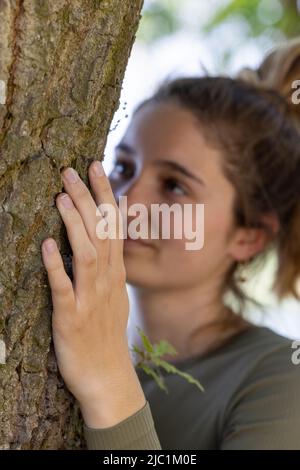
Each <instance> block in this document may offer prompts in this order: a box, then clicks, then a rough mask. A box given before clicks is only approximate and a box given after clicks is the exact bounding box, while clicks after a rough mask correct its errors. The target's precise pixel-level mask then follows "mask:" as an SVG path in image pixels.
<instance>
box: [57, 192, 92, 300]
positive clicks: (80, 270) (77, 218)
mask: <svg viewBox="0 0 300 470" xmlns="http://www.w3.org/2000/svg"><path fill="white" fill-rule="evenodd" d="M56 202H57V207H58V209H59V212H60V215H61V217H62V219H63V221H64V224H65V226H66V229H67V233H68V238H69V241H70V245H71V248H72V251H73V260H74V267H75V272H74V277H75V283H76V288H75V291H76V296H78V297H79V299H81V300H83V301H88V300H89V299H90V297H91V296H93V295H94V288H95V281H96V277H97V263H98V257H97V252H96V249H95V247H94V245H93V244H92V242H91V240H90V238H89V236H88V234H87V231H86V228H85V225H84V223H83V220H82V218H81V215H80V214H79V212H78V210H77V209H76V207H75V206H74V204H73V202H72V199H71V198H70V196H69V195H68V194H66V193H61V194H60V195H59V196H58V197H57V198H56Z"/></svg>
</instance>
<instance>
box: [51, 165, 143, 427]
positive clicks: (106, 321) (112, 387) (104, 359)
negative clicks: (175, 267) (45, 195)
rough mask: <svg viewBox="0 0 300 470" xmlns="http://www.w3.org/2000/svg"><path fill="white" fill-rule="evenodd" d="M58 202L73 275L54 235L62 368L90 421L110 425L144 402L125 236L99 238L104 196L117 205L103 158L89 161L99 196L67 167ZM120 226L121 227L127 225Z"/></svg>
mask: <svg viewBox="0 0 300 470" xmlns="http://www.w3.org/2000/svg"><path fill="white" fill-rule="evenodd" d="M62 176H63V182H64V188H65V190H66V193H61V194H60V195H59V196H58V197H57V199H56V204H57V207H58V209H59V212H60V214H61V216H62V219H63V221H64V223H65V225H66V229H67V233H68V238H69V241H70V244H71V247H72V251H73V274H74V282H73V284H72V282H71V279H70V278H69V276H68V275H67V273H66V271H65V269H64V265H63V261H62V257H61V255H60V252H59V250H58V248H57V245H56V243H55V241H54V240H53V239H47V240H45V241H44V242H43V244H42V256H43V262H44V264H45V267H46V270H47V273H48V279H49V284H50V287H51V293H52V303H53V315H52V327H53V341H54V347H55V353H56V357H57V362H58V367H59V370H60V373H61V375H62V377H63V379H64V381H65V383H66V386H67V387H68V389H69V390H70V391H71V393H72V394H73V395H74V396H75V398H76V399H77V400H78V402H79V404H80V407H81V411H82V414H83V418H84V420H85V422H86V424H87V425H88V426H90V427H107V426H112V425H114V424H116V423H118V422H120V421H122V420H123V419H125V418H126V417H128V416H130V415H131V414H133V413H135V412H136V411H138V410H139V409H141V408H142V406H143V405H144V404H145V397H144V394H143V391H142V388H141V385H140V382H139V380H138V377H137V375H136V372H135V369H134V366H133V364H132V361H131V357H130V352H129V348H128V342H127V322H128V314H129V301H128V294H127V290H126V284H125V282H126V273H125V268H124V263H123V239H122V238H120V237H117V238H115V239H110V238H106V239H101V238H98V237H97V234H96V225H97V223H99V220H100V218H101V217H102V216H101V213H100V211H97V206H98V205H99V204H100V203H109V204H112V205H113V207H114V209H115V210H116V215H117V217H116V220H117V228H116V233H117V234H118V233H119V231H118V230H119V224H118V223H119V208H118V205H117V203H116V201H115V198H114V195H113V193H112V190H111V186H110V183H109V180H108V178H107V177H106V175H105V174H104V172H103V167H102V164H101V163H100V162H98V161H97V162H93V163H92V165H91V166H90V167H89V179H90V182H91V187H92V190H93V192H94V195H95V200H96V203H95V201H94V199H93V197H92V195H91V193H90V191H89V190H88V188H87V187H86V185H85V184H84V183H83V181H82V180H81V179H80V178H79V176H78V174H77V172H76V171H75V170H74V169H72V168H68V169H66V170H64V171H63V173H62ZM121 230H122V228H121Z"/></svg>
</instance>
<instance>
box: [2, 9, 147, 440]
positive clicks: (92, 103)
mask: <svg viewBox="0 0 300 470" xmlns="http://www.w3.org/2000/svg"><path fill="white" fill-rule="evenodd" d="M141 7H142V0H72V1H70V0H0V129H1V131H0V362H2V365H0V447H1V448H2V449H9V448H10V449H64V448H83V447H84V446H85V443H84V440H83V438H82V421H81V417H80V413H79V410H78V406H77V405H76V403H74V400H73V398H72V397H71V395H70V393H69V392H68V391H67V390H66V389H65V388H64V385H63V382H62V379H61V378H60V376H59V374H58V371H57V365H56V361H55V356H54V353H53V349H52V343H51V293H50V289H49V285H48V281H47V274H46V271H45V269H44V265H43V263H42V258H41V242H42V241H43V240H44V239H45V238H46V237H48V236H52V237H54V238H55V239H56V241H57V242H58V246H59V248H60V251H61V253H62V255H63V258H64V262H65V266H66V269H67V271H68V273H69V274H70V276H71V277H72V273H71V255H70V252H71V250H70V246H69V243H68V240H67V237H66V232H65V228H64V225H63V223H62V220H61V217H60V214H59V212H58V210H57V209H56V206H55V196H56V194H57V193H58V192H60V191H61V190H62V188H63V186H62V182H61V177H60V170H61V168H62V167H65V166H73V167H74V168H76V169H77V171H78V172H79V174H80V175H81V177H82V178H83V179H84V181H85V182H86V183H87V184H88V178H87V167H88V166H89V164H90V162H91V161H92V160H94V159H96V158H98V159H99V158H100V159H102V155H103V151H104V147H105V143H106V138H107V134H108V131H109V126H110V123H111V120H112V117H113V115H114V112H115V110H116V109H117V107H118V104H119V97H120V90H121V84H122V79H123V76H124V72H125V68H126V65H127V61H128V57H129V54H130V51H131V47H132V44H133V41H134V38H135V33H136V29H137V26H138V22H139V19H140V11H141ZM4 349H5V350H4ZM1 356H2V358H1Z"/></svg>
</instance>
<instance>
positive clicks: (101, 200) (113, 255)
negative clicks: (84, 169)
mask: <svg viewBox="0 0 300 470" xmlns="http://www.w3.org/2000/svg"><path fill="white" fill-rule="evenodd" d="M89 179H90V182H91V186H92V189H93V192H94V195H95V199H96V203H97V206H98V207H99V205H100V209H101V207H102V208H105V206H102V205H103V204H105V205H108V208H109V210H110V213H111V218H109V219H108V220H107V222H108V225H109V232H110V233H111V234H112V237H111V239H110V245H109V264H110V265H111V266H112V267H114V268H115V267H120V266H122V265H123V236H124V235H123V223H122V217H121V212H120V210H119V207H118V204H117V202H116V200H115V197H114V194H113V191H112V188H111V185H110V182H109V179H108V178H107V176H106V174H105V172H104V169H103V166H102V164H101V162H99V161H94V162H93V163H92V164H91V165H90V167H89ZM105 215H106V214H105ZM98 225H99V224H98Z"/></svg>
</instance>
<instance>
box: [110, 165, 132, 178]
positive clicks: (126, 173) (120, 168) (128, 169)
mask: <svg viewBox="0 0 300 470" xmlns="http://www.w3.org/2000/svg"><path fill="white" fill-rule="evenodd" d="M115 172H116V173H118V174H119V175H121V176H122V177H124V178H131V177H132V176H133V174H134V168H133V166H132V165H130V164H129V163H127V162H125V161H118V162H115V163H114V167H113V173H115Z"/></svg>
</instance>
